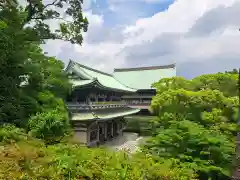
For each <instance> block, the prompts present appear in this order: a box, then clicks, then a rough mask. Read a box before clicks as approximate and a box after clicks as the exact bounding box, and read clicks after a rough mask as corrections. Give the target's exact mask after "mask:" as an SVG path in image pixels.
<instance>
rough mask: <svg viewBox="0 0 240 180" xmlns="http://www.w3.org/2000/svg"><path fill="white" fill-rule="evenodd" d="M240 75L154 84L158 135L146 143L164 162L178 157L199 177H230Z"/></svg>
mask: <svg viewBox="0 0 240 180" xmlns="http://www.w3.org/2000/svg"><path fill="white" fill-rule="evenodd" d="M237 77H238V76H237V74H235V73H217V74H213V75H202V76H199V77H196V78H194V79H192V80H185V79H183V78H179V77H174V78H168V79H162V80H160V81H159V82H157V83H155V84H154V87H156V88H157V95H156V96H155V97H154V98H153V100H152V110H153V112H154V113H155V114H156V115H158V119H156V120H155V122H153V129H152V132H153V137H152V138H151V139H150V140H149V141H148V143H147V144H146V145H145V146H144V147H143V148H142V150H143V152H145V153H149V154H151V155H153V156H154V157H155V159H156V160H157V161H159V162H161V161H162V159H161V158H164V159H174V160H176V161H177V162H178V164H179V166H180V167H183V168H184V167H188V168H190V169H192V170H193V171H194V172H196V173H197V174H198V178H199V179H201V180H205V179H229V178H230V175H231V174H230V173H231V167H232V160H233V155H234V150H235V135H236V132H237V125H236V122H237V114H238V113H237V109H238V106H239V98H238V97H237V95H238V88H237Z"/></svg>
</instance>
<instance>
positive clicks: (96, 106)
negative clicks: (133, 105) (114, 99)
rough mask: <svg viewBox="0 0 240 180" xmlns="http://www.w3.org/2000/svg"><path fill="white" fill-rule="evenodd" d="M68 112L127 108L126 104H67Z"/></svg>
mask: <svg viewBox="0 0 240 180" xmlns="http://www.w3.org/2000/svg"><path fill="white" fill-rule="evenodd" d="M67 107H68V109H69V110H85V111H87V110H97V109H109V108H121V107H127V104H91V105H88V104H67Z"/></svg>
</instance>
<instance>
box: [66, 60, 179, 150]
mask: <svg viewBox="0 0 240 180" xmlns="http://www.w3.org/2000/svg"><path fill="white" fill-rule="evenodd" d="M65 71H66V72H67V73H68V76H69V78H70V81H71V82H72V85H73V89H72V93H71V95H70V96H69V97H68V98H67V106H68V110H69V113H70V118H71V122H72V124H73V127H74V129H75V137H74V139H75V140H76V141H78V142H80V143H84V144H86V145H87V146H96V145H99V144H103V143H104V142H106V141H109V140H112V139H114V138H115V137H117V136H119V135H121V134H122V132H123V129H124V126H125V123H126V122H125V120H124V117H125V116H129V115H133V114H137V113H139V112H140V111H141V110H142V109H148V108H149V106H150V104H151V99H152V96H154V95H155V93H156V92H155V89H153V88H152V87H151V84H152V83H154V82H156V81H159V79H161V78H165V77H172V76H176V69H175V64H174V65H168V66H154V67H143V68H128V69H115V70H114V73H113V75H112V74H108V73H105V72H102V71H98V70H95V69H92V68H90V67H87V66H84V65H81V64H79V63H76V62H74V61H72V60H70V62H69V64H68V66H67V68H66V70H65Z"/></svg>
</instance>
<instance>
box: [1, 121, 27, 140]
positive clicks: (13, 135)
mask: <svg viewBox="0 0 240 180" xmlns="http://www.w3.org/2000/svg"><path fill="white" fill-rule="evenodd" d="M20 140H26V134H25V133H24V131H23V129H19V128H16V127H15V126H13V125H11V124H4V125H2V126H1V127H0V142H1V143H11V142H17V141H20Z"/></svg>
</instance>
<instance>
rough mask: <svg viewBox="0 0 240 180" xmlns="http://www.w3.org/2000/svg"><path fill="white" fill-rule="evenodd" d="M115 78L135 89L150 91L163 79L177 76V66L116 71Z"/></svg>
mask: <svg viewBox="0 0 240 180" xmlns="http://www.w3.org/2000/svg"><path fill="white" fill-rule="evenodd" d="M113 76H114V77H115V78H116V79H117V80H118V81H120V82H122V83H124V84H125V85H127V86H129V87H132V88H135V89H150V88H151V86H152V84H153V83H154V82H157V81H159V80H160V79H162V78H170V77H174V76H176V67H175V64H171V65H166V66H153V67H141V68H125V69H114V73H113Z"/></svg>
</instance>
